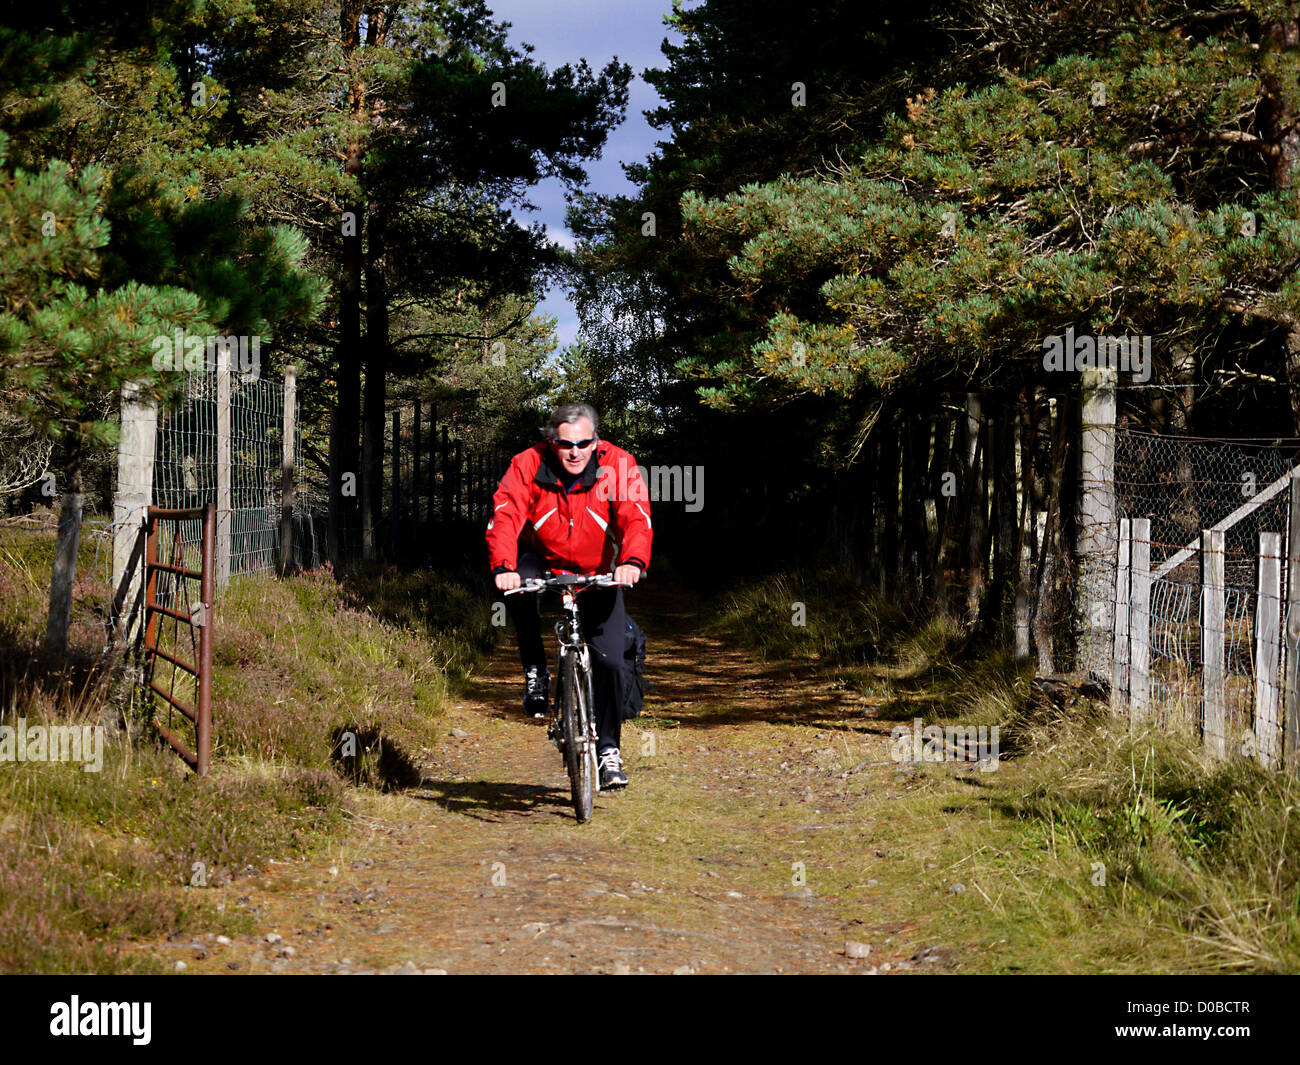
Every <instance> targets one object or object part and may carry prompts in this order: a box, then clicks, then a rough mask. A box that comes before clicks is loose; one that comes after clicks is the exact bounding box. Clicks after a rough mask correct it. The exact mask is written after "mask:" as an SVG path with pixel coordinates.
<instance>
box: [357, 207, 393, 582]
mask: <svg viewBox="0 0 1300 1065" xmlns="http://www.w3.org/2000/svg"><path fill="white" fill-rule="evenodd" d="M368 236H369V238H370V247H369V250H368V254H367V256H366V275H365V276H366V346H367V351H366V401H365V421H364V424H363V425H362V429H361V436H362V444H361V454H362V469H363V471H364V472H363V475H362V478H361V481H362V489H361V527H362V529H363V530H364V535H363V538H362V555H363V557H364V558H365V559H366V561H367V562H371V561H374V560H375V559H376V558H378V556H379V545H378V539H377V538H378V533H377V529H378V526H379V521H380V517H381V515H382V514H383V506H384V504H383V498H384V408H385V407H386V406H387V405H388V284H387V278H386V277H385V276H384V269H385V265H386V259H385V240H384V223H383V219H382V218H381V217H379V216H378V215H376V216H374V217H372V219H371V221H370V225H369V227H368ZM392 520H394V521H396V520H397V516H396V515H395V514H394V515H393V516H392Z"/></svg>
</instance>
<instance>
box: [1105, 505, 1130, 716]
mask: <svg viewBox="0 0 1300 1065" xmlns="http://www.w3.org/2000/svg"><path fill="white" fill-rule="evenodd" d="M1132 545H1133V533H1132V529H1131V528H1130V524H1129V519H1128V518H1121V519H1120V522H1119V542H1118V543H1117V544H1116V546H1115V635H1114V638H1113V642H1112V645H1111V679H1110V707H1111V709H1112V710H1119V709H1121V708H1122V707H1124V706H1125V705H1126V704H1127V702H1128V688H1129V680H1128V672H1129V670H1128V664H1129V558H1130V550H1131V548H1132Z"/></svg>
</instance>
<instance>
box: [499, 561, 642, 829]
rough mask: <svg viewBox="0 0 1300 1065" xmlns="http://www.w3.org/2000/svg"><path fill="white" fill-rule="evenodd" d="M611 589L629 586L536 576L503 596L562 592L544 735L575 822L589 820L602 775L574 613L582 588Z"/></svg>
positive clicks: (605, 577)
mask: <svg viewBox="0 0 1300 1065" xmlns="http://www.w3.org/2000/svg"><path fill="white" fill-rule="evenodd" d="M614 587H627V585H626V583H624V582H622V581H616V580H614V579H613V577H611V576H610V575H609V574H605V573H602V574H597V575H595V576H582V575H579V574H562V575H559V576H556V575H551V576H549V577H546V578H534V579H532V580H528V581H525V582H523V584H521V585H520V587H518V588H516V589H513V590H511V591H509V592H506V595H514V594H516V593H522V592H541V591H545V590H546V589H548V588H554V589H556V590H558V591H559V592H560V598H561V603H562V608H563V616H562V617H561V618H560V620H559V621H557V622H556V623H555V636H556V642H557V644H558V651H557V655H556V671H555V702H554V705H553V707H552V709H551V718H550V720H549V721H548V722H547V729H546V734H547V738H548V739H550V740H552V741H553V742H554V743H555V746H556V747H557V748H558V749H559V751H560V753H561V754H562V755H564V758H565V764H566V767H567V769H568V772H569V783H570V786H571V788H572V791H573V804H574V811H575V813H576V814H577V817H578V820H579V821H586V820H589V819H590V817H591V812H592V805H591V804H592V800H593V798H594V796H595V795H596V794H598V793H599V792H600V772H599V766H598V760H597V750H596V746H597V743H598V739H597V736H596V712H595V705H594V700H593V691H592V683H591V648H589V647H588V646H587V641H586V640H585V639H583V636H582V624H581V619H580V616H579V614H578V592H579V591H581V590H583V589H585V588H614ZM570 662H572V663H573V666H574V668H573V670H572V673H573V676H574V678H575V680H576V682H577V683H578V684H580V685H581V690H580V691H577V692H575V693H574V695H573V698H572V700H571V707H572V709H571V710H570V711H569V712H568V713H566V708H565V701H566V697H567V696H568V695H569V692H568V690H567V686H568V683H569V681H568V679H567V678H568V677H569V674H570V669H569V664H570ZM575 715H576V716H575ZM570 735H571V736H572V739H573V748H574V749H573V751H569V750H567V747H568V743H567V740H566V737H567V736H570Z"/></svg>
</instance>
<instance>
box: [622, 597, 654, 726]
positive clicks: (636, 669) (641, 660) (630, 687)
mask: <svg viewBox="0 0 1300 1065" xmlns="http://www.w3.org/2000/svg"><path fill="white" fill-rule="evenodd" d="M624 636H625V639H624V642H623V675H624V683H623V720H624V721H627V720H628V719H629V718H633V717H640V716H641V707H642V706H643V705H644V703H645V693H646V689H647V688H649V687H650V682H649V681H648V680H646V677H645V633H644V632H642V631H641V626H640V625H638V624H637V623H636V622H635V621H633V620H632V619H631V618H628V621H627V632H626V633H625V634H624Z"/></svg>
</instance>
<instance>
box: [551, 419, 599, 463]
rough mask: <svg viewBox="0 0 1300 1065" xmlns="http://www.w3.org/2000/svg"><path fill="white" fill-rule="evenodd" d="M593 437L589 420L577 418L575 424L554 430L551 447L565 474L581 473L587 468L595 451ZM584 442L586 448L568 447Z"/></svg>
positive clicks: (561, 426)
mask: <svg viewBox="0 0 1300 1065" xmlns="http://www.w3.org/2000/svg"><path fill="white" fill-rule="evenodd" d="M595 437H596V430H595V429H593V428H592V425H591V419H590V418H579V419H578V420H577V421H576V422H565V423H564V424H562V425H560V426H558V427H557V428H556V430H555V438H554V439H553V440H552V441H551V447H552V448H553V449H554V451H555V454H556V456H557V457H558V458H559V460H560V465H561V466H563V467H564V469H565V471H566V472H568V473H581V472H582V471H583V470H585V469H586V468H587V463H588V462H590V461H591V456H592V454H593V453H594V452H595V450H596V440H595ZM584 441H585V442H586V444H587V446H586V447H582V448H577V447H571V446H570V445H571V444H581V443H583V442H584Z"/></svg>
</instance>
